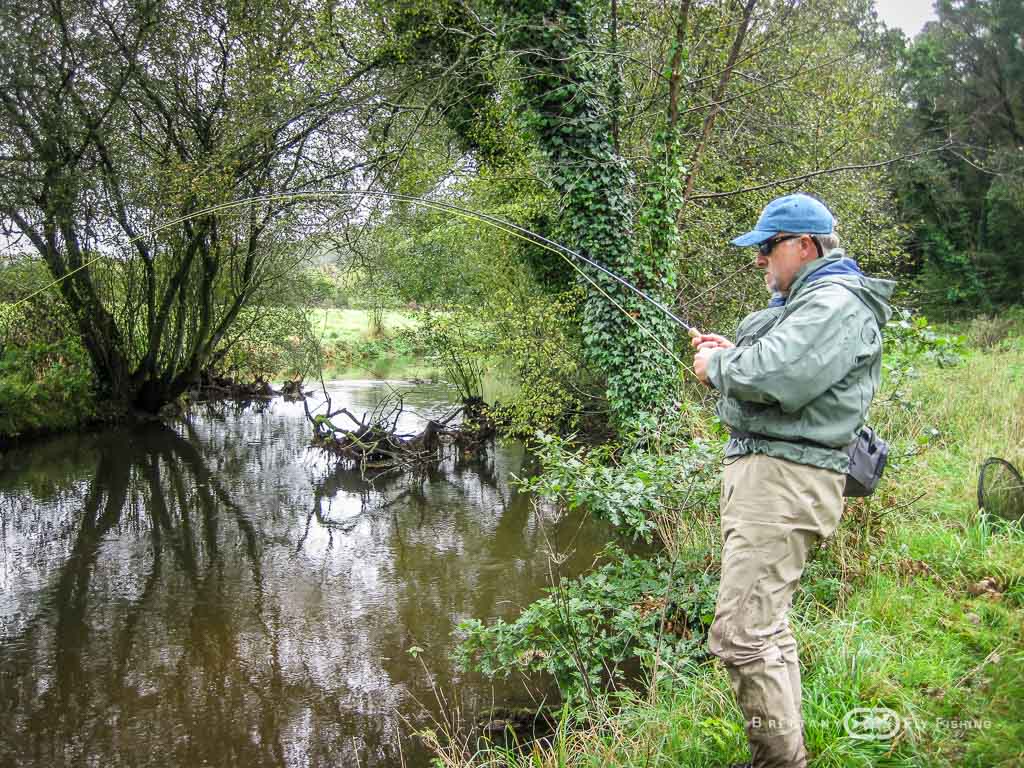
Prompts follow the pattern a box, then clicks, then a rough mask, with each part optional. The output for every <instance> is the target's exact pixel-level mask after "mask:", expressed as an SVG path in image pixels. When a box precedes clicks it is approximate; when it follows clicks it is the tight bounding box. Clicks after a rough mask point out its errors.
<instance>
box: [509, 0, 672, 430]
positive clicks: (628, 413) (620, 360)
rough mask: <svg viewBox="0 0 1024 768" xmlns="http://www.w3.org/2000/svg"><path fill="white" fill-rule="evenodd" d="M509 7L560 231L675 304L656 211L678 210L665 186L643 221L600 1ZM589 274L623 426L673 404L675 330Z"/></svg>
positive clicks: (666, 234) (668, 237)
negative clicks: (623, 145) (603, 59)
mask: <svg viewBox="0 0 1024 768" xmlns="http://www.w3.org/2000/svg"><path fill="white" fill-rule="evenodd" d="M510 6H511V8H512V9H513V10H514V13H513V14H512V15H513V19H512V23H511V24H510V30H511V31H510V36H511V39H510V41H509V43H510V47H511V48H514V49H516V50H517V52H519V54H520V56H519V58H520V60H521V61H522V62H523V63H524V64H525V65H526V67H527V68H528V70H529V76H528V77H527V78H526V79H525V82H524V84H523V90H524V94H523V95H524V100H525V102H526V103H527V104H528V105H530V107H531V108H532V112H533V115H534V116H535V123H536V127H535V130H536V134H537V137H538V140H539V142H540V145H541V148H542V149H543V150H544V152H545V154H546V155H547V158H548V160H549V162H550V164H551V168H552V172H553V181H554V184H555V186H556V188H557V190H558V192H559V196H560V198H561V200H562V201H563V203H562V205H563V210H562V211H561V212H560V213H559V215H560V216H561V217H562V223H561V226H562V232H560V233H559V234H560V236H561V237H562V238H563V239H564V240H566V241H567V243H568V244H569V245H570V246H571V247H572V248H574V249H576V250H578V251H580V252H581V253H583V254H584V255H585V256H587V257H589V258H591V259H593V260H594V261H596V262H598V263H600V264H602V265H604V266H606V267H607V268H608V269H610V270H612V271H613V272H615V273H617V274H619V275H621V276H622V277H623V278H624V279H625V280H627V281H629V282H630V283H632V284H634V285H636V286H637V287H638V288H640V289H641V290H643V291H645V292H646V293H648V294H650V295H652V296H654V297H655V298H657V299H658V300H659V301H663V302H665V303H669V302H671V301H672V296H673V294H674V288H675V276H674V272H673V269H672V266H671V263H672V259H671V253H670V249H667V248H666V247H665V243H666V242H672V241H673V234H672V233H673V232H674V229H675V226H676V225H675V217H674V215H664V216H659V215H658V214H657V211H658V210H662V209H665V210H667V208H668V207H671V206H666V205H665V204H667V203H669V202H670V201H669V199H668V197H666V195H667V194H671V193H670V191H669V190H666V189H664V188H661V187H659V186H657V185H656V187H655V190H654V192H653V195H652V197H654V198H656V200H652V203H653V206H652V208H651V210H645V211H641V212H639V215H638V212H637V210H636V208H635V206H634V204H633V199H632V197H631V195H632V193H633V191H634V186H635V184H634V181H635V180H634V179H633V178H632V176H631V174H630V172H629V169H628V167H627V164H626V162H625V161H624V159H623V158H622V157H621V155H620V154H619V153H618V151H617V150H616V147H615V141H614V135H613V126H614V123H615V116H614V110H613V108H612V106H611V105H612V103H614V102H615V101H616V100H615V99H613V98H609V94H614V93H616V92H617V90H620V89H621V84H617V83H616V82H615V78H617V77H620V75H619V73H618V70H617V68H615V67H609V68H606V69H602V68H601V66H600V65H599V64H598V63H596V62H597V58H596V56H595V54H594V51H595V50H597V49H599V48H600V45H599V41H598V39H597V34H596V33H595V30H599V29H600V28H601V27H602V13H601V9H602V5H601V4H597V3H594V2H590V1H588V0H520V1H518V2H516V1H515V0H513V2H511V3H510ZM673 179H674V182H673V180H672V179H670V180H669V181H670V184H671V183H676V185H677V186H678V178H677V177H674V176H673ZM637 218H639V219H640V222H639V223H640V224H641V230H642V231H644V234H645V235H646V234H648V233H651V234H654V235H655V236H654V237H651V238H648V237H646V236H645V237H638V234H637V229H636V227H635V224H636V223H637V222H636V221H635V220H636V219H637ZM662 226H664V227H666V229H665V230H664V231H663V232H662V231H659V230H660V228H661V227H662ZM650 227H653V229H650ZM582 269H584V270H587V275H588V277H590V278H591V280H592V281H593V282H591V281H590V280H585V279H584V278H582V277H581V278H580V279H581V280H582V281H583V285H584V288H585V290H586V292H587V299H586V302H585V304H584V310H583V317H582V323H583V338H584V343H585V348H586V353H587V356H588V358H589V361H590V363H591V364H592V365H593V366H594V367H595V368H596V369H597V370H599V371H601V372H603V373H604V375H605V376H606V388H607V396H608V401H609V404H610V406H611V409H612V413H613V416H614V418H615V420H616V422H617V423H618V424H619V425H622V424H623V423H624V422H626V421H628V420H630V419H632V418H634V417H636V416H639V415H641V414H645V413H653V412H655V411H657V410H658V408H659V407H660V406H662V405H663V404H664V403H665V402H666V401H667V400H668V397H669V396H670V394H671V392H672V389H673V384H674V379H675V375H676V373H677V371H676V363H675V360H674V359H673V356H672V355H670V354H669V353H668V352H667V351H666V348H667V349H669V350H673V349H674V347H675V346H676V344H675V340H676V339H677V338H678V329H677V328H676V327H675V326H674V324H673V323H672V322H671V321H670V320H668V319H667V318H666V317H665V316H664V315H663V314H662V313H661V312H660V311H659V310H658V309H657V308H656V307H655V306H654V305H652V304H651V303H650V302H647V301H645V300H644V299H642V298H641V297H639V296H638V295H637V294H635V293H634V292H632V291H630V290H629V289H627V288H625V287H624V286H622V285H620V284H619V283H618V282H616V281H615V280H613V279H612V278H610V277H608V276H607V275H605V274H602V273H600V272H598V271H596V270H593V269H590V268H588V267H586V266H583V267H582ZM616 305H618V306H616ZM644 329H647V331H649V333H648V332H645V330H644ZM652 336H653V337H656V338H657V339H658V340H659V341H660V342H661V344H659V343H658V341H656V340H655V338H652ZM673 354H674V352H673Z"/></svg>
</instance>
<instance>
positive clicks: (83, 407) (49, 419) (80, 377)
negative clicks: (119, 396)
mask: <svg viewBox="0 0 1024 768" xmlns="http://www.w3.org/2000/svg"><path fill="white" fill-rule="evenodd" d="M93 387H94V381H93V375H92V370H91V367H90V365H89V357H88V355H86V354H85V350H83V349H82V346H81V344H79V343H78V341H77V340H76V339H74V337H66V338H64V339H61V340H59V341H54V342H43V341H36V342H30V343H29V344H27V345H19V346H17V347H12V346H8V347H7V348H6V349H4V350H3V351H2V352H0V436H3V437H17V436H19V435H23V434H32V433H43V432H56V431H61V430H68V429H74V428H76V427H80V426H82V425H84V424H87V423H89V422H90V421H92V420H93V419H95V418H96V417H97V415H98V412H99V411H98V406H97V403H96V400H95V396H94V391H93Z"/></svg>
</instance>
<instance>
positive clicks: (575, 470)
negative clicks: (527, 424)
mask: <svg viewBox="0 0 1024 768" xmlns="http://www.w3.org/2000/svg"><path fill="white" fill-rule="evenodd" d="M650 438H651V435H650V433H649V432H648V433H643V432H641V433H639V435H635V436H634V439H633V440H630V441H627V442H626V444H625V447H623V446H621V445H602V446H597V447H593V448H580V447H574V446H573V445H572V444H571V443H570V442H569V441H568V440H566V439H564V438H560V437H556V436H553V435H546V434H543V433H540V434H538V436H537V439H536V442H535V443H534V446H533V447H534V451H535V452H536V454H537V457H538V459H539V461H540V464H541V472H540V473H538V474H537V475H536V476H535V477H533V478H531V479H524V480H521V481H520V482H521V485H522V487H523V488H524V489H526V490H529V491H532V492H534V493H536V494H538V495H539V496H541V497H542V498H544V499H546V500H547V501H550V502H552V503H554V504H556V505H558V506H559V507H564V508H567V509H577V508H580V507H585V508H586V509H587V510H588V511H589V512H590V513H591V514H592V515H594V516H596V517H598V518H600V519H602V520H607V521H608V522H610V523H611V524H612V525H614V526H615V527H616V528H618V529H619V530H620V531H621V532H622V533H623V534H625V535H626V536H628V537H630V538H633V539H642V540H644V541H647V542H651V541H652V540H653V539H654V535H655V532H656V531H657V527H658V524H659V522H660V519H664V518H671V517H673V516H674V515H684V514H685V512H686V510H687V508H689V507H695V506H707V505H714V503H715V500H716V499H717V493H718V483H717V471H716V470H717V467H718V463H719V461H720V460H721V445H720V444H718V443H713V444H709V443H705V442H703V441H701V440H693V441H686V440H684V439H682V437H681V436H679V435H665V436H662V437H661V439H664V440H665V443H666V444H665V445H664V446H661V445H658V444H657V443H655V442H654V441H652V440H651V439H650Z"/></svg>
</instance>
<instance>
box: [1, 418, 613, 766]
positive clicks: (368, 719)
mask: <svg viewBox="0 0 1024 768" xmlns="http://www.w3.org/2000/svg"><path fill="white" fill-rule="evenodd" d="M306 443H307V435H306V432H305V422H304V419H303V418H302V413H301V406H298V408H295V407H294V406H290V405H287V404H283V403H274V404H273V405H272V406H270V407H268V408H264V409H263V410H262V412H261V411H259V410H254V409H248V410H243V411H241V412H238V411H236V410H234V409H231V408H222V409H211V410H209V411H208V412H206V413H205V415H203V416H201V417H199V418H196V419H195V420H194V423H193V424H192V425H190V426H189V427H182V428H181V429H179V430H174V429H170V428H166V427H160V426H149V427H146V428H140V429H136V430H131V431H116V432H110V433H106V434H100V435H94V436H86V437H77V438H68V439H66V440H63V441H52V442H50V443H46V444H43V445H40V446H38V447H32V448H31V449H25V450H24V451H23V452H21V453H20V454H18V455H17V456H8V457H4V459H3V460H4V462H5V463H4V464H3V465H2V466H0V622H2V623H0V712H2V713H3V718H2V721H0V765H6V764H18V765H47V766H56V765H83V764H103V765H141V764H145V765H202V764H208V765H218V766H228V765H252V766H263V765H355V764H357V761H358V764H360V765H364V766H390V765H399V764H400V763H401V761H402V759H404V760H405V762H406V764H408V765H413V766H414V765H425V764H426V762H427V756H426V755H425V754H423V752H422V751H421V748H420V747H419V746H418V744H417V742H416V741H415V740H412V739H409V738H407V737H403V736H402V735H401V734H403V733H405V734H407V733H408V732H409V730H410V724H412V725H417V724H425V723H426V718H429V717H430V716H431V713H429V712H427V711H425V710H424V709H423V706H421V705H425V706H427V707H428V708H429V707H431V706H432V705H433V704H434V697H433V693H432V686H437V687H438V688H439V689H441V690H444V691H445V692H446V694H447V695H448V696H451V695H452V692H453V691H459V692H460V694H461V703H462V705H463V706H465V707H466V708H467V709H468V710H469V711H474V710H477V709H485V708H486V707H487V706H489V705H490V703H491V700H492V696H495V697H497V699H498V700H499V701H501V700H503V699H504V700H507V699H508V697H510V696H520V697H521V696H522V695H523V693H522V692H521V691H520V692H519V693H513V692H512V691H511V690H505V689H502V688H498V689H497V690H495V691H493V692H492V690H491V688H490V686H488V685H486V684H484V683H482V681H480V680H478V679H476V678H473V677H471V676H465V675H463V674H461V673H459V672H458V671H457V670H455V669H453V668H452V666H451V663H450V661H449V659H448V656H449V652H450V649H451V647H452V643H453V640H452V638H451V631H452V629H453V628H454V625H455V624H456V623H457V622H458V620H460V619H461V618H464V617H467V616H470V615H473V616H496V615H505V616H508V615H511V614H514V613H515V611H516V610H517V606H518V605H520V604H525V603H526V602H527V601H529V600H531V599H533V598H535V597H536V596H537V595H538V593H539V591H540V589H541V588H543V586H544V584H545V583H546V572H547V567H548V564H547V559H546V558H545V556H544V554H543V549H544V546H545V542H546V539H547V537H546V536H545V535H544V532H543V531H541V530H540V528H539V526H538V523H537V521H536V519H535V517H534V515H533V514H532V513H531V509H530V504H529V501H528V499H526V498H525V497H522V496H520V495H519V494H517V493H516V492H515V490H514V489H512V488H511V487H510V485H509V480H508V475H509V472H510V471H518V470H519V466H520V464H521V462H522V458H523V457H522V451H521V449H516V448H512V449H509V450H499V451H496V452H495V453H494V454H493V455H492V456H490V457H489V458H488V459H487V460H485V461H483V462H479V461H468V460H466V459H464V458H463V457H461V456H456V457H453V458H452V459H451V460H450V461H448V462H445V463H444V464H442V465H440V466H438V467H435V468H432V469H431V470H429V471H428V472H425V473H424V474H423V475H421V476H416V477H409V476H403V475H395V476H392V477H387V478H382V479H380V480H378V481H377V482H376V484H375V485H374V486H370V485H368V484H367V483H365V482H364V481H363V480H362V479H360V478H359V476H358V474H355V473H345V472H332V471H330V469H329V468H328V467H326V466H325V465H323V464H322V463H321V462H320V461H318V460H317V458H316V457H315V456H313V455H312V454H310V453H309V452H307V450H306V448H305V445H306ZM575 525H576V523H575V521H570V524H567V525H566V526H564V527H565V529H566V530H565V531H562V532H560V531H557V530H556V531H555V532H554V536H555V538H556V540H557V539H558V536H559V534H560V533H561V534H562V536H563V538H567V537H568V536H571V535H572V534H573V533H574V532H575V527H574V526H575ZM551 535H552V533H551V532H550V531H549V532H548V537H549V536H551ZM600 538H601V534H600V532H596V531H595V532H594V533H593V535H591V536H590V537H589V538H588V539H587V540H586V541H585V542H584V543H583V545H582V546H580V547H579V548H578V550H577V551H576V553H575V556H574V557H575V559H574V560H573V561H571V562H570V564H569V569H570V570H576V569H580V568H582V567H584V566H585V565H586V564H587V563H588V562H589V560H590V558H591V557H592V555H593V552H594V550H595V548H596V547H597V546H598V544H599V542H600ZM414 645H416V646H419V647H421V648H423V649H424V651H423V653H422V655H421V656H420V657H419V659H412V658H410V656H409V654H408V649H409V648H410V647H412V646H414ZM428 670H429V673H428ZM433 714H435V715H436V714H438V713H436V712H434V713H433Z"/></svg>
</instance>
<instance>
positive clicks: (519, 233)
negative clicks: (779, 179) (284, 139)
mask: <svg viewBox="0 0 1024 768" xmlns="http://www.w3.org/2000/svg"><path fill="white" fill-rule="evenodd" d="M332 197H363V198H367V197H370V198H378V199H386V200H396V201H399V202H408V203H412V204H414V205H422V206H424V207H427V208H432V209H434V210H438V211H443V212H447V213H452V214H455V215H457V216H460V217H462V218H466V219H470V220H472V221H478V222H482V223H485V224H489V225H491V226H493V227H495V228H497V229H499V230H500V231H503V232H505V233H507V234H511V235H513V236H516V237H519V238H520V239H523V240H526V241H527V242H530V243H532V244H534V245H537V246H539V247H541V248H544V249H545V250H548V251H551V252H552V253H555V254H557V255H558V256H560V257H561V258H562V259H563V260H565V261H566V262H567V263H568V264H570V265H571V266H572V267H573V268H574V269H575V270H576V271H577V272H579V273H580V275H581V276H582V277H583V278H584V279H586V280H587V281H588V282H589V283H590V284H591V285H592V286H593V287H594V288H596V289H597V290H598V292H600V293H601V294H602V295H603V296H604V297H605V298H606V299H608V300H609V301H610V302H611V303H612V304H613V305H614V306H615V307H616V308H617V309H619V310H620V311H621V312H622V313H623V314H624V315H625V316H626V317H628V318H629V319H630V320H631V321H633V322H634V323H635V324H636V325H637V326H638V327H639V328H640V329H641V330H642V331H644V332H645V333H646V334H647V335H649V336H651V338H653V339H654V340H655V342H656V343H658V345H659V346H660V347H661V348H662V349H663V350H665V351H666V352H667V353H668V354H669V355H671V356H672V357H673V358H674V359H675V360H676V362H678V363H679V364H680V365H682V366H684V367H685V368H689V366H687V365H686V363H684V362H683V361H682V360H680V359H679V357H678V356H676V355H675V354H674V353H673V352H672V350H670V349H669V348H668V347H667V346H665V344H664V343H663V342H662V341H661V339H659V338H658V337H657V336H656V335H655V334H654V333H653V332H652V331H651V330H650V329H649V328H647V327H646V326H644V325H643V324H642V323H640V322H639V320H638V319H637V318H636V317H634V316H633V315H631V314H630V313H629V312H627V311H626V309H625V308H624V307H622V305H621V304H619V303H618V302H617V301H615V299H614V298H612V297H611V296H609V295H608V293H607V292H606V291H605V290H604V289H603V288H601V286H600V285H599V284H598V283H597V282H596V281H595V280H594V279H593V278H591V277H590V276H589V275H587V274H586V273H585V272H584V271H583V270H581V269H580V268H579V267H578V266H577V265H576V264H575V263H573V262H572V261H571V260H570V259H569V257H572V259H575V260H576V261H579V262H582V263H584V264H586V265H588V266H590V267H593V268H594V269H596V270H598V271H599V272H601V273H602V274H604V275H607V276H608V277H610V278H611V279H613V280H614V281H615V282H617V283H619V284H620V285H622V286H623V287H625V288H627V289H629V290H630V291H632V292H633V293H635V294H636V295H637V296H639V297H640V298H642V299H643V300H645V301H647V302H648V303H650V304H651V305H653V306H654V307H656V308H657V309H658V310H659V311H661V312H662V313H663V314H664V315H665V316H666V317H668V318H669V319H670V320H671V321H672V322H673V323H675V324H676V325H678V326H680V327H681V328H684V329H685V330H686V331H687V333H688V334H689V335H690V336H693V337H696V336H699V335H700V331H699V330H698V329H697V328H696V327H694V326H693V325H691V324H690V323H687V322H686V321H685V320H683V319H682V318H681V317H679V316H678V315H677V314H676V313H675V312H673V311H672V310H670V309H669V308H668V307H666V306H665V305H664V304H663V303H662V302H660V301H658V300H657V299H655V298H654V297H653V296H651V295H649V294H648V293H647V292H645V291H643V290H642V289H640V288H639V287H637V286H636V285H634V284H633V283H631V282H629V281H628V280H626V279H625V278H624V277H622V276H621V275H618V274H616V273H615V272H613V271H612V270H610V269H608V268H607V267H605V266H604V265H602V264H599V263H598V262H596V261H594V260H593V259H590V258H588V257H587V256H584V255H583V254H581V253H579V252H578V251H575V250H573V249H572V248H569V247H568V246H565V245H563V244H561V243H559V242H557V241H555V240H551V239H550V238H547V237H545V236H544V235H541V234H538V233H537V232H534V231H532V230H530V229H527V228H526V227H523V226H520V225H519V224H515V223H513V222H510V221H507V220H505V219H502V218H500V217H498V216H494V215H492V214H488V213H482V212H480V211H474V210H472V209H469V208H464V207H462V206H459V205H455V204H454V203H448V202H444V201H440V200H430V199H427V198H424V197H419V196H416V195H406V194H402V193H398V192H385V191H381V190H372V189H351V190H298V191H295V192H280V193H273V194H266V195H255V196H252V197H246V198H240V199H238V200H232V201H229V202H226V203H219V204H217V205H212V206H209V207H207V208H204V209H201V210H199V211H194V212H192V213H189V214H186V215H184V216H179V217H176V218H174V219H171V220H169V221H166V222H164V223H163V224H161V225H159V226H157V227H154V228H153V229H150V230H148V231H146V232H144V233H142V234H140V235H137V236H135V237H133V238H131V239H129V240H128V244H129V245H131V244H132V243H135V242H137V241H139V240H141V239H143V238H146V237H151V236H153V235H156V234H158V233H159V232H161V231H163V230H165V229H169V228H170V227H173V226H176V225H178V224H181V223H182V222H185V221H188V220H189V219H193V218H197V217H200V216H208V215H211V214H214V213H220V212H223V211H226V210H230V209H232V208H239V207H242V206H246V205H251V204H252V203H271V202H277V201H281V200H294V199H304V198H310V199H314V198H332ZM100 258H102V255H100V256H96V257H95V258H93V259H91V260H89V261H87V262H85V263H83V264H81V265H79V266H78V267H76V268H75V269H73V270H71V271H70V272H68V273H66V274H65V275H63V276H61V277H60V278H57V279H56V280H54V281H53V282H51V283H50V284H48V285H46V286H44V287H43V288H40V289H39V290H38V291H35V292H33V293H31V294H29V295H28V296H26V297H25V298H23V299H21V300H19V301H18V302H16V303H15V304H14V308H16V307H17V306H18V305H19V304H22V303H23V302H26V301H28V300H29V299H31V298H32V297H34V296H36V295H38V294H39V293H42V292H43V291H45V290H47V289H49V288H51V287H52V286H54V285H56V284H57V283H59V282H61V281H62V280H65V279H66V278H68V277H70V276H71V275H73V274H74V273H75V272H78V271H80V270H82V269H85V268H87V267H88V266H89V265H91V264H93V263H94V262H96V261H98V260H99V259H100Z"/></svg>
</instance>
